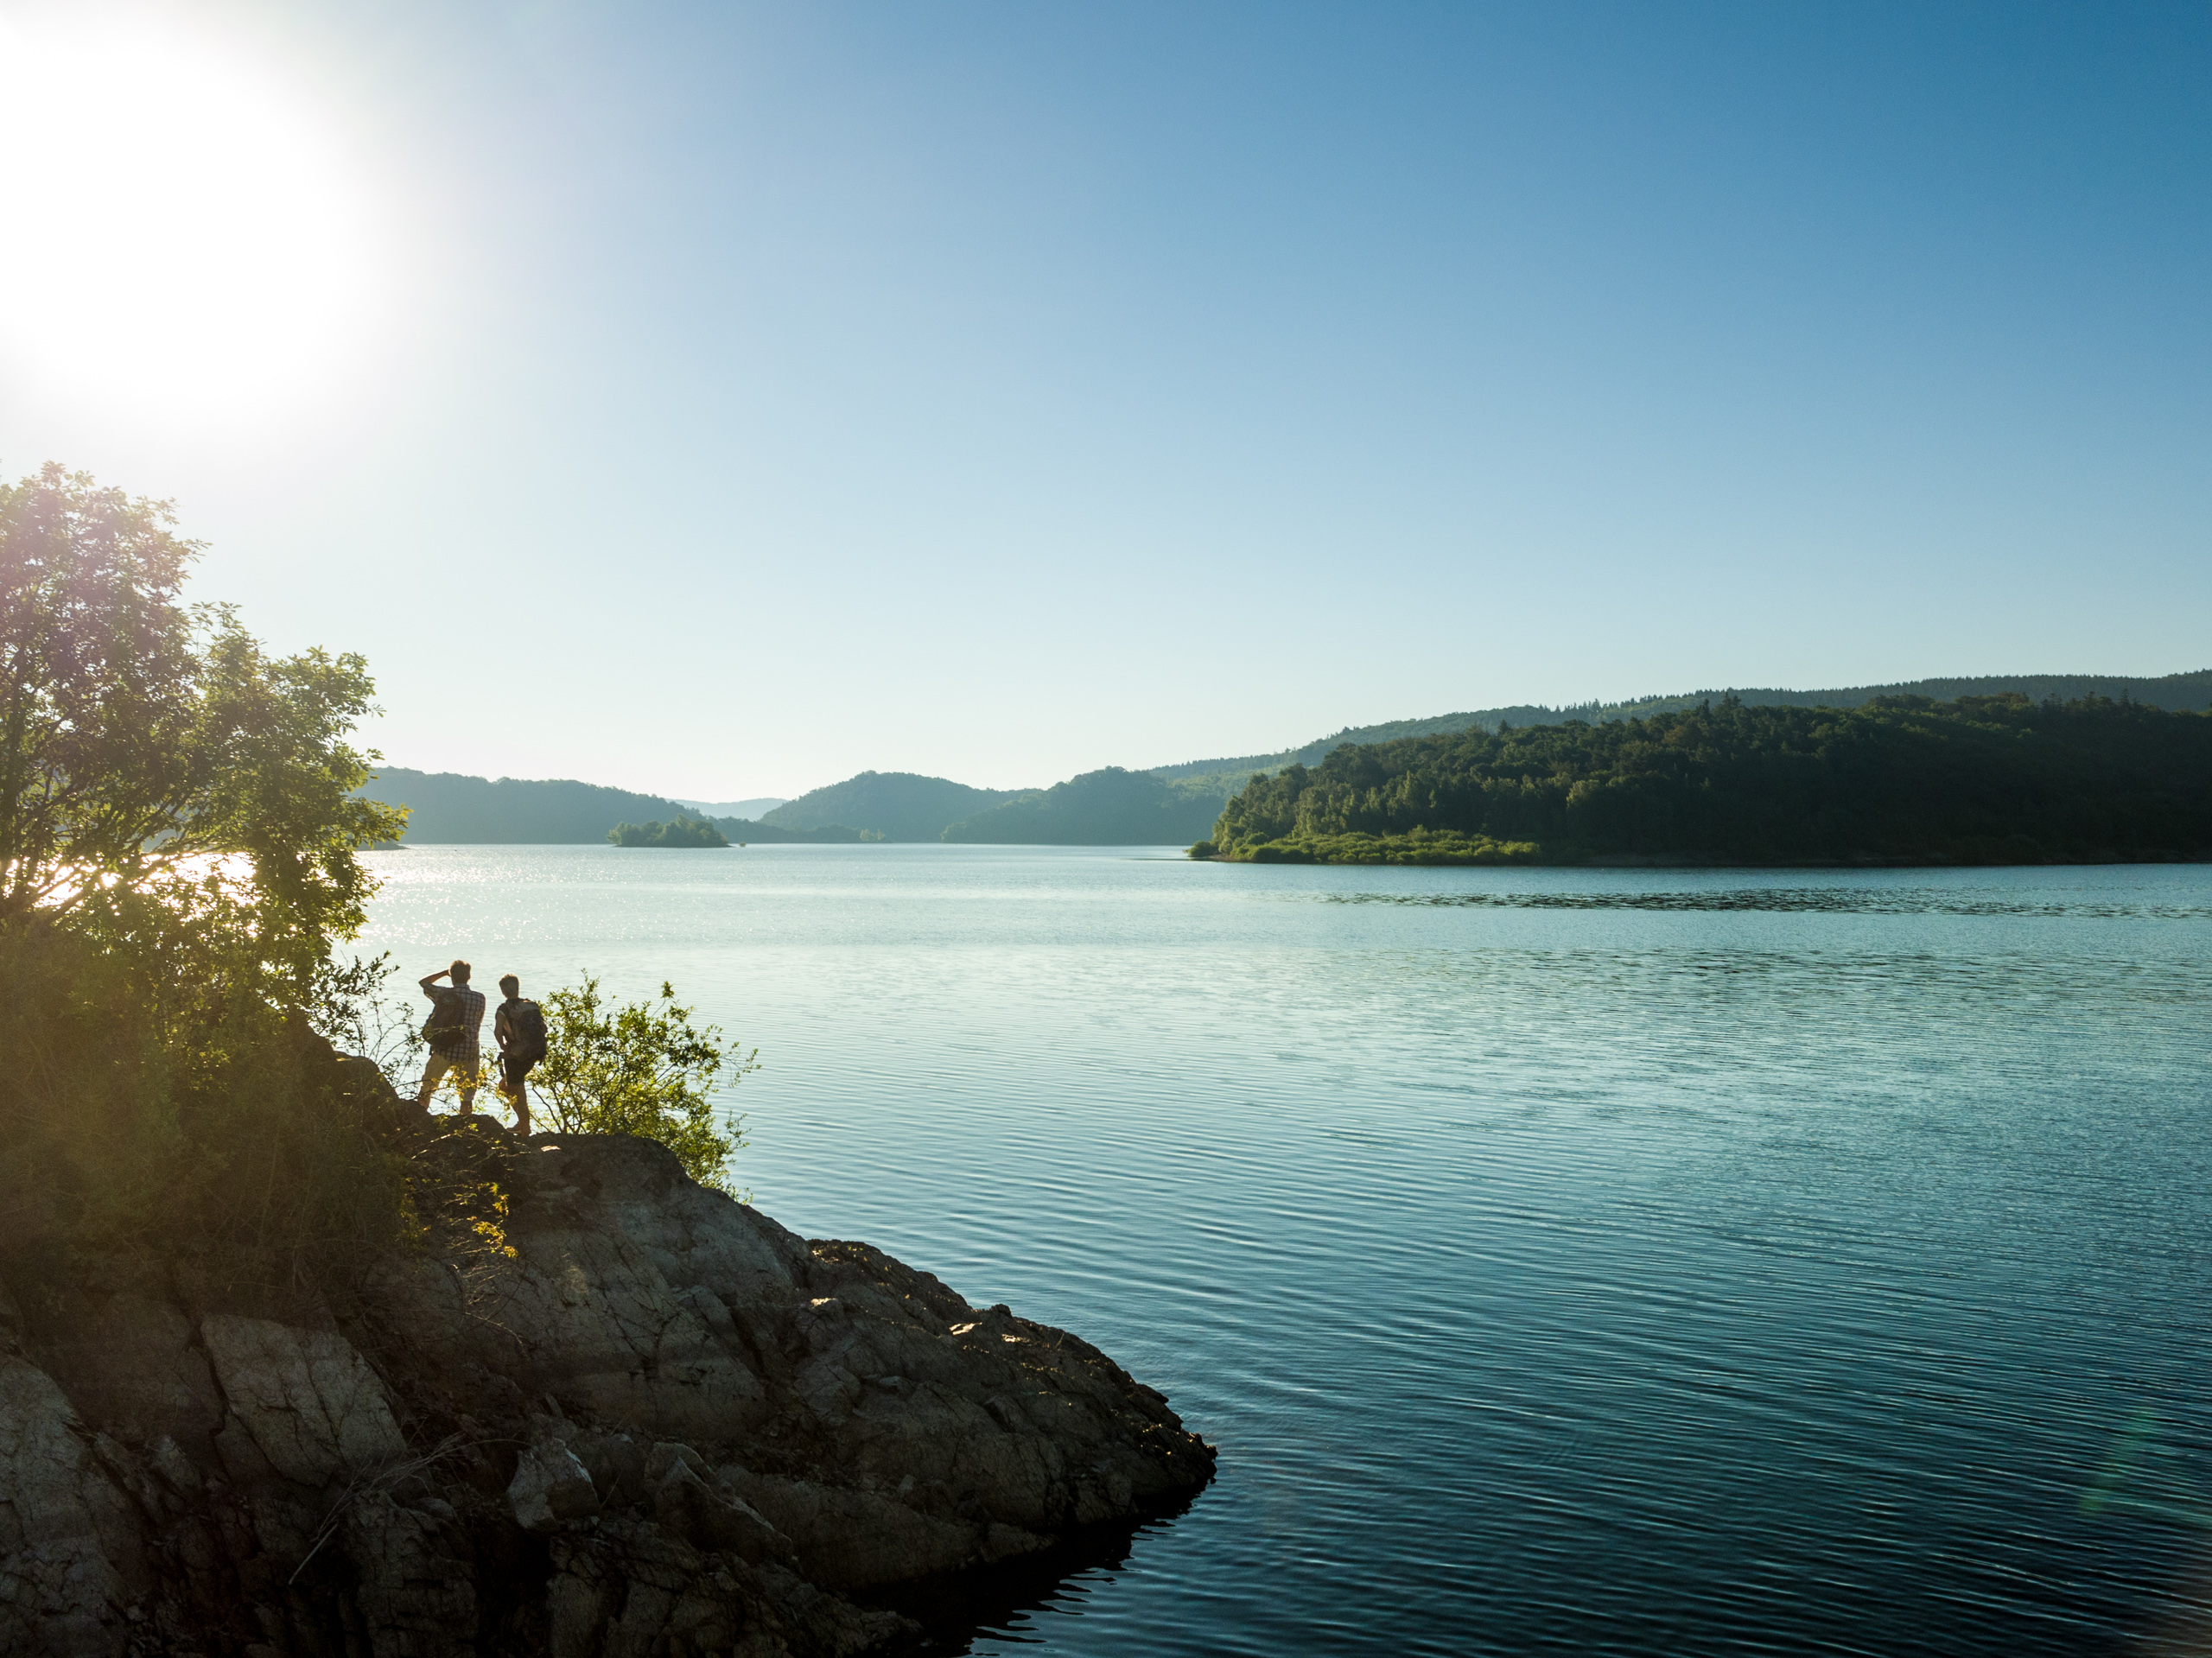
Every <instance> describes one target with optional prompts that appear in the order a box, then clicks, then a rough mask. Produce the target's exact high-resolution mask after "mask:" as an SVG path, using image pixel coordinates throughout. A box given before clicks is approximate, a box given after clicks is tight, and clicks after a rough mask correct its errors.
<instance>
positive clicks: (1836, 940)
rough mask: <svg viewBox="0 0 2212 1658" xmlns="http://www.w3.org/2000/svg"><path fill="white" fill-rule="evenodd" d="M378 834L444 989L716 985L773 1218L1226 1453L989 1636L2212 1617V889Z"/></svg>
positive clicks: (1664, 1630)
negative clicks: (1081, 1370)
mask: <svg viewBox="0 0 2212 1658" xmlns="http://www.w3.org/2000/svg"><path fill="white" fill-rule="evenodd" d="M368 861H369V862H370V863H371V864H372V866H373V867H375V868H376V870H377V871H378V873H380V874H381V875H382V876H383V877H384V878H385V887H384V890H383V892H382V893H381V895H380V896H379V897H378V899H377V900H376V901H375V903H374V905H373V906H372V926H371V929H370V932H369V934H368V936H367V937H366V939H365V941H364V942H365V945H366V947H367V949H368V950H370V951H371V952H374V951H375V950H391V952H392V953H393V956H394V958H395V960H396V961H397V962H398V964H399V965H400V967H401V968H402V969H404V975H405V977H406V979H408V980H412V979H413V978H414V977H416V975H420V974H423V973H425V972H428V971H430V970H431V969H435V968H438V967H442V966H443V965H444V964H445V962H447V960H448V958H450V957H451V956H455V955H462V956H467V957H469V958H470V959H471V960H472V961H473V962H474V964H475V968H476V980H477V982H478V983H479V984H480V985H481V986H483V987H484V988H486V989H491V988H493V982H492V981H493V979H495V978H496V977H497V976H498V975H499V974H500V973H503V972H507V971H513V972H516V973H518V974H520V975H521V976H522V978H523V981H524V994H533V993H542V992H543V991H544V990H545V989H547V988H551V987H552V986H554V985H556V984H559V983H563V982H570V981H575V979H576V978H577V977H578V976H579V975H581V974H582V973H584V972H587V971H588V972H592V973H596V974H600V975H603V977H604V979H605V981H606V983H607V987H608V988H612V989H613V990H616V991H618V992H620V993H621V994H625V995H628V996H638V995H643V994H647V993H649V992H653V991H657V990H658V988H659V986H660V984H661V982H662V981H663V980H668V981H672V982H673V983H674V984H675V986H676V988H677V993H678V994H679V995H680V996H681V997H682V998H683V1000H685V1001H690V1002H691V1003H693V1004H694V1005H695V1006H696V1007H698V1008H699V1009H700V1010H701V1011H702V1013H704V1014H705V1015H707V1016H709V1017H711V1018H713V1019H714V1020H716V1021H718V1022H720V1023H721V1024H722V1025H723V1026H726V1027H727V1028H728V1030H729V1031H730V1032H732V1033H733V1034H734V1035H737V1036H739V1037H741V1039H743V1040H744V1042H745V1043H746V1044H747V1045H748V1046H757V1047H758V1049H759V1051H760V1060H761V1066H760V1070H759V1071H758V1072H757V1073H756V1074H755V1075H753V1077H749V1078H747V1080H746V1081H745V1083H743V1084H742V1086H741V1087H740V1088H738V1089H736V1090H735V1092H734V1096H732V1105H733V1109H739V1110H742V1111H744V1112H745V1113H746V1114H747V1117H746V1132H747V1136H748V1139H749V1140H750V1144H749V1145H748V1146H747V1147H746V1148H745V1149H744V1150H743V1151H741V1153H739V1155H738V1160H737V1164H736V1169H735V1181H736V1184H737V1185H740V1186H741V1187H746V1188H749V1189H750V1191H751V1193H752V1196H753V1201H754V1202H756V1203H757V1204H759V1205H760V1207H761V1208H762V1209H763V1210H766V1212H767V1213H769V1214H771V1215H773V1216H774V1217H776V1218H777V1219H779V1221H781V1222H783V1223H785V1225H787V1226H790V1227H791V1228H793V1229H796V1230H798V1231H799V1232H801V1233H804V1234H805V1235H807V1236H835V1237H858V1238H865V1239H867V1240H868V1241H869V1242H873V1243H875V1244H877V1245H879V1246H880V1247H882V1248H886V1249H887V1250H889V1251H890V1252H891V1253H893V1255H898V1256H899V1257H901V1258H902V1259H904V1260H906V1261H909V1262H910V1263H912V1264H913V1265H915V1266H918V1267H925V1268H926V1269H928V1270H929V1271H931V1272H934V1273H936V1274H938V1275H939V1276H940V1277H942V1278H943V1279H944V1280H946V1281H947V1282H948V1283H949V1284H950V1285H951V1286H953V1287H954V1288H955V1289H957V1290H958V1291H960V1292H961V1293H963V1294H964V1295H966V1296H967V1297H968V1298H969V1300H971V1301H973V1302H975V1303H976V1304H978V1305H985V1304H988V1303H991V1302H995V1301H1006V1302H1008V1303H1010V1304H1011V1305H1013V1306H1014V1310H1015V1311H1016V1312H1020V1313H1022V1314H1024V1315H1026V1316H1027V1317H1030V1318H1037V1319H1040V1320H1042V1321H1044V1322H1046V1323H1048V1324H1059V1325H1063V1326H1065V1327H1066V1328H1068V1329H1071V1330H1073V1331H1077V1332H1078V1333H1079V1334H1081V1335H1082V1336H1084V1337H1085V1338H1087V1339H1089V1340H1090V1341H1092V1342H1095V1343H1096V1344H1098V1345H1099V1346H1101V1347H1103V1348H1104V1349H1105V1350H1107V1351H1108V1352H1109V1353H1110V1354H1112V1355H1113V1356H1115V1357H1116V1358H1117V1359H1118V1360H1120V1361H1121V1362H1122V1363H1123V1364H1125V1365H1126V1366H1127V1367H1128V1369H1130V1370H1131V1371H1133V1372H1134V1373H1135V1375H1137V1376H1138V1377H1139V1378H1140V1379H1141V1380H1142V1381H1145V1382H1150V1383H1152V1384H1153V1385H1154V1386H1156V1387H1158V1388H1160V1389H1161V1390H1162V1391H1164V1392H1165V1393H1166V1394H1168V1395H1169V1397H1170V1398H1171V1400H1172V1401H1173V1403H1174V1405H1175V1407H1176V1408H1177V1409H1178V1410H1179V1412H1180V1413H1182V1415H1183V1417H1184V1420H1185V1423H1186V1425H1187V1426H1190V1427H1192V1428H1193V1429H1194V1430H1196V1431H1197V1432H1201V1433H1203V1434H1205V1436H1206V1438H1208V1439H1211V1440H1213V1441H1214V1442H1216V1443H1217V1445H1219V1446H1220V1447H1221V1476H1220V1479H1219V1481H1218V1483H1217V1484H1216V1485H1215V1486H1214V1487H1213V1488H1212V1489H1211V1490H1209V1491H1207V1492H1206V1493H1205V1496H1202V1497H1200V1498H1199V1499H1198V1502H1197V1503H1196V1504H1195V1506H1193V1507H1192V1509H1190V1510H1189V1511H1188V1512H1187V1513H1186V1514H1184V1515H1180V1516H1179V1517H1177V1518H1175V1519H1173V1520H1172V1521H1166V1522H1163V1523H1160V1524H1158V1525H1155V1526H1153V1527H1151V1528H1147V1529H1146V1530H1145V1531H1144V1532H1142V1533H1141V1534H1139V1535H1138V1536H1137V1537H1136V1538H1135V1541H1134V1543H1133V1544H1132V1546H1131V1547H1130V1549H1129V1551H1128V1557H1127V1559H1126V1560H1122V1562H1121V1563H1120V1564H1119V1565H1118V1566H1113V1567H1110V1568H1108V1567H1101V1568H1097V1569H1095V1570H1092V1571H1089V1572H1083V1573H1080V1574H1078V1575H1077V1576H1076V1577H1074V1578H1072V1579H1069V1580H1067V1581H1066V1582H1065V1583H1063V1584H1062V1585H1059V1586H1058V1589H1057V1590H1054V1591H1052V1592H1050V1593H1049V1594H1048V1595H1046V1596H1044V1597H1042V1598H1039V1599H1037V1600H1035V1601H1034V1602H1033V1603H1032V1604H1027V1605H1024V1606H1020V1607H1015V1608H1013V1609H1011V1610H1007V1611H1006V1612H1005V1613H1004V1614H1003V1615H1002V1616H1000V1617H996V1618H995V1620H994V1621H993V1622H992V1623H990V1624H989V1625H988V1626H987V1627H986V1628H985V1629H983V1630H982V1632H981V1633H980V1634H978V1635H977V1636H976V1638H975V1639H974V1641H973V1642H972V1644H971V1646H970V1647H969V1650H972V1651H973V1652H975V1653H977V1654H1000V1653H1011V1652H1013V1651H1014V1650H1015V1649H1016V1648H1021V1649H1023V1650H1024V1651H1033V1650H1035V1649H1036V1648H1043V1649H1044V1650H1045V1651H1046V1652H1047V1653H1052V1654H1065V1655H1078V1654H1081V1655H1092V1654H1096V1655H1105V1654H1117V1655H1126V1654H1129V1653H1132V1652H1141V1653H1145V1654H1170V1655H1173V1654H1192V1655H1198V1654H1222V1653H1236V1654H1242V1653H1249V1654H1255V1655H1262V1654H1284V1653H1332V1654H1334V1653H1356V1654H1366V1653H1372V1654H1393V1655H1397V1654H1428V1653H1434V1654H1465V1653H1493V1652H1494V1653H1512V1654H1526V1653H1559V1654H1591V1653H1606V1652H1618V1653H1635V1654H1649V1653H1665V1654H1670V1655H1681V1654H1703V1653H1749V1652H1770V1653H1806V1652H1825V1653H1864V1654H1873V1655H1890V1654H1897V1653H1904V1652H1941V1653H1945V1654H1983V1653H1986V1654H1992V1655H1997V1654H2003V1655H2023V1654H2043V1653H2048V1654H2054V1655H2056V1654H2064V1655H2069V1658H2071V1655H2082V1654H2099V1653H2112V1654H2120V1653H2157V1652H2175V1653H2180V1652H2197V1651H2205V1650H2212V1407H2208V1401H2207V1395H2206V1388H2205V1382H2206V1379H2207V1374H2208V1372H2207V1361H2208V1359H2212V1305H2208V1299H2207V1294H2206V1291H2207V1286H2208V1267H2212V1250H2209V1248H2208V1246H2212V1230H2208V1225H2207V1223H2208V1220H2212V1113H2208V1105H2209V1104H2212V1089H2208V1085H2207V1065H2206V1059H2207V1054H2206V1046H2207V1039H2208V1032H2212V1019H2208V1014H2212V868H2206V867H2176V866H2160V867H2099V868H2076V869H2016V870H2015V869H2008V870H1967V871H1930V870H1903V871H1881V872H1869V873H1856V872H1854V873H1839V872H1831V871H1784V872H1775V871H1728V870H1712V871H1707V870H1701V871H1695V872H1688V871H1592V870H1560V869H1552V870H1526V869H1452V870H1443V869H1438V870H1429V869H1348V868H1314V867H1284V866H1273V867H1250V866H1243V867H1237V866H1225V865H1215V864H1192V863H1190V862H1187V861H1184V860H1183V859H1181V858H1180V857H1179V856H1176V855H1173V853H1172V852H1171V851H1170V850H1169V849H1167V848H1158V849H1147V848H1104V849H1084V848H993V847H910V846H855V847H753V848H745V849H742V850H740V849H737V848H732V849H730V850H728V851H645V850H618V849H616V848H611V847H423V848H411V849H409V850H406V851H403V852H394V853H381V854H370V856H369V859H368ZM408 988H409V993H410V995H411V994H412V987H411V985H410V986H409V987H408Z"/></svg>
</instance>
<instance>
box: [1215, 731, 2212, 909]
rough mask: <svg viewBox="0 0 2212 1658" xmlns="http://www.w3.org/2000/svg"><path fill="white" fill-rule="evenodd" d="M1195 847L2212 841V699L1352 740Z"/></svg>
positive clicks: (1260, 850) (1552, 856)
mask: <svg viewBox="0 0 2212 1658" xmlns="http://www.w3.org/2000/svg"><path fill="white" fill-rule="evenodd" d="M1190 855H1191V856H1192V858H1195V859H1200V860H1211V861H1219V862H1228V863H1343V864H1418V865H1446V866H1448V865H1471V864H1472V865H1480V864H1581V865H1595V866H1605V865H1612V866H1636V865H1642V866H1647V867H1650V866H1669V865H1672V866H1678V867H1698V866H1722V865H1734V866H1745V865H1750V866H1759V865H1764V866H1827V867H1836V866H1841V867H1885V866H1891V867H1894V866H1914V865H1923V866H1924V865H1956V864H1983V865H1986V864H2045V863H2112V862H2193V861H2204V860H2207V859H2212V714H2194V713H2178V712H2170V711H2167V710H2164V709H2161V708H2150V707H2145V706H2144V705H2142V704H2140V703H2136V702H2127V701H2120V702H2114V701H2112V700H2110V699H2108V698H2106V697H2101V696H2091V697H2083V698H2078V699H2076V700H2075V701H2073V702H2060V701H2058V700H2056V698H2055V697H2054V698H2051V699H2048V700H2046V701H2044V702H2031V700H2030V699H2029V698H2027V697H2026V696H2021V695H2019V694H2018V693H2012V694H2008V695H2004V696H1961V697H1959V698H1957V699H1955V701H1952V702H1936V701H1934V700H1932V699H1930V698H1928V697H1924V696H1893V697H1877V698H1874V699H1872V700H1871V701H1869V702H1866V703H1864V704H1861V705H1860V706H1859V707H1856V708H1800V707H1787V706H1774V705H1751V704H1746V703H1744V702H1738V701H1737V700H1736V699H1734V698H1732V697H1727V698H1723V699H1722V700H1721V701H1720V702H1718V703H1713V702H1707V703H1703V704H1700V706H1698V707H1697V708H1689V709H1684V710H1667V711H1662V712H1660V713H1657V714H1655V715H1651V716H1649V718H1645V719H1630V720H1626V721H1606V722H1605V723H1602V724H1597V725H1592V724H1590V723H1588V722H1586V721H1580V720H1570V721H1565V722H1564V723H1561V724H1558V725H1546V726H1533V727H1523V728H1521V729H1516V728H1514V727H1512V726H1511V725H1510V724H1507V725H1505V726H1503V727H1501V728H1500V729H1499V730H1497V731H1496V732H1486V731H1481V730H1469V731H1465V732H1460V733H1454V734H1436V735H1428V736H1421V737H1412V738H1405V739H1401V740H1397V741H1394V742H1386V743H1375V744H1365V745H1356V744H1346V745H1344V746H1340V747H1338V749H1336V750H1335V751H1334V752H1333V753H1330V754H1329V755H1328V756H1327V757H1326V758H1325V759H1323V760H1322V761H1321V762H1320V764H1319V765H1315V766H1311V767H1309V766H1306V765H1291V766H1287V767H1286V768H1284V769H1283V770H1282V771H1281V772H1278V773H1275V774H1274V775H1273V776H1268V775H1265V774H1259V775H1255V776H1254V777H1253V778H1251V780H1250V781H1249V783H1247V784H1246V785H1245V786H1244V788H1243V790H1242V791H1240V792H1238V793H1237V794H1236V796H1235V797H1233V798H1231V799H1230V802H1229V804H1228V805H1227V806H1226V807H1225V808H1224V810H1223V811H1222V814H1221V816H1220V817H1219V819H1217V822H1216V823H1215V826H1214V831H1213V834H1212V835H1211V837H1210V838H1209V839H1207V840H1205V841H1200V842H1198V843H1197V844H1195V845H1194V846H1192V848H1191V849H1190Z"/></svg>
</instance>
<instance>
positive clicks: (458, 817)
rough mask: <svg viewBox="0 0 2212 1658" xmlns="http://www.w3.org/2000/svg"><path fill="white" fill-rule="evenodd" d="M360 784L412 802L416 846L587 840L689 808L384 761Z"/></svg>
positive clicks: (573, 786)
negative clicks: (419, 769) (622, 825)
mask: <svg viewBox="0 0 2212 1658" xmlns="http://www.w3.org/2000/svg"><path fill="white" fill-rule="evenodd" d="M361 792H362V794H364V795H365V796H366V797H368V798H369V799H371V800H381V801H385V802H387V803H389V804H392V805H396V806H405V807H406V808H408V815H407V843H408V844H409V845H410V846H421V845H424V844H430V845H440V844H448V843H450V844H462V845H506V846H567V845H584V844H588V843H590V842H600V841H604V840H606V838H607V830H609V829H613V827H614V826H615V825H616V824H617V823H622V822H624V821H626V820H627V821H629V822H632V823H646V822H650V821H651V820H652V819H655V818H660V819H667V818H671V817H676V816H681V815H682V813H683V808H682V807H680V806H678V805H677V804H676V802H674V801H673V800H665V799H663V798H662V797H660V796H658V795H641V794H632V793H631V792H630V791H628V790H627V789H609V788H605V787H602V786H601V785H599V784H596V783H578V782H576V781H575V779H573V778H547V779H543V780H541V781H526V780H524V779H523V778H498V779H497V780H496V781H495V780H493V779H492V778H472V777H463V776H461V774H459V773H458V772H410V771H409V770H408V769H407V768H406V767H404V766H400V765H385V766H380V767H378V771H377V774H376V775H375V776H374V777H372V778H370V779H369V781H368V783H367V784H366V785H364V786H363V788H362V790H361ZM733 838H734V837H733Z"/></svg>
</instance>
